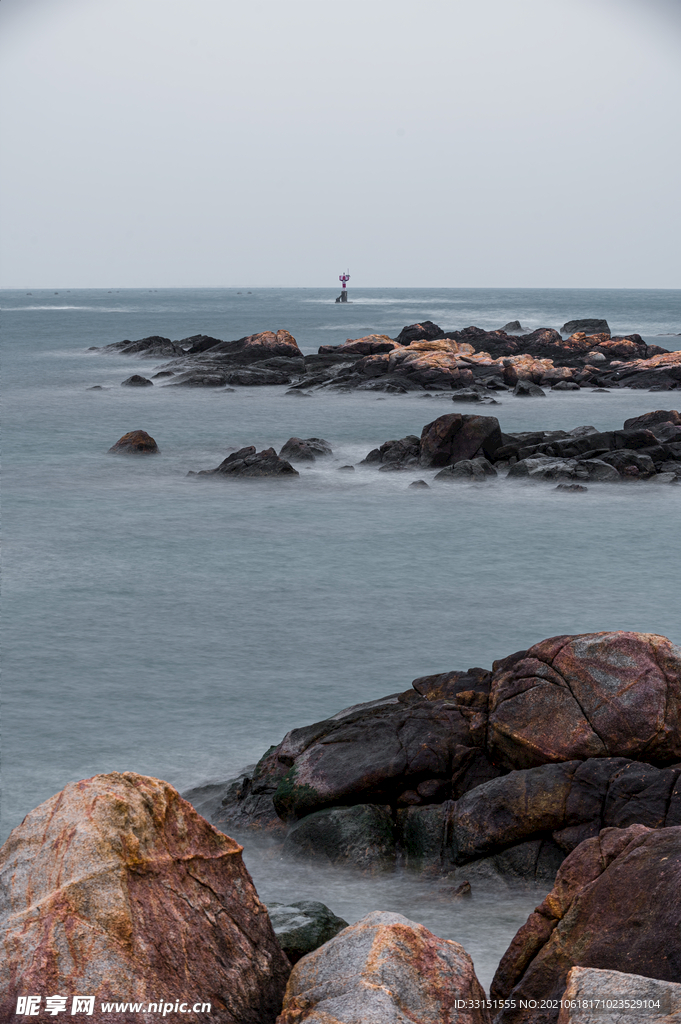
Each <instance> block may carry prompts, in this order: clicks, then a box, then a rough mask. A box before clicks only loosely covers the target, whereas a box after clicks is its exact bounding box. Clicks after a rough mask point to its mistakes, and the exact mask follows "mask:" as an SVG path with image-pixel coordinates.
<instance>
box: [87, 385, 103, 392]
mask: <svg viewBox="0 0 681 1024" xmlns="http://www.w3.org/2000/svg"><path fill="white" fill-rule="evenodd" d="M86 390H87V391H104V390H105V389H104V388H103V387H102V385H101V384H93V385H92V387H91V388H86ZM107 390H108V389H107Z"/></svg>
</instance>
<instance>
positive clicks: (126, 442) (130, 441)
mask: <svg viewBox="0 0 681 1024" xmlns="http://www.w3.org/2000/svg"><path fill="white" fill-rule="evenodd" d="M109 451H110V452H114V454H116V453H118V452H122V453H124V454H131V453H132V454H134V455H155V454H156V453H157V452H158V445H157V444H156V442H155V441H154V439H153V437H151V435H150V434H147V432H146V430H131V431H129V433H127V434H123V437H119V439H118V441H116V444H115V445H113V446H112V447H111V448H109Z"/></svg>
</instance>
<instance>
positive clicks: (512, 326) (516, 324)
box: [501, 320, 522, 334]
mask: <svg viewBox="0 0 681 1024" xmlns="http://www.w3.org/2000/svg"><path fill="white" fill-rule="evenodd" d="M501 329H502V331H504V332H505V333H506V334H508V333H509V332H510V331H522V327H521V326H520V320H510V321H509V322H508V323H507V324H505V325H504V327H502V328H501Z"/></svg>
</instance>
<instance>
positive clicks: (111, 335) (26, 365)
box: [0, 289, 681, 983]
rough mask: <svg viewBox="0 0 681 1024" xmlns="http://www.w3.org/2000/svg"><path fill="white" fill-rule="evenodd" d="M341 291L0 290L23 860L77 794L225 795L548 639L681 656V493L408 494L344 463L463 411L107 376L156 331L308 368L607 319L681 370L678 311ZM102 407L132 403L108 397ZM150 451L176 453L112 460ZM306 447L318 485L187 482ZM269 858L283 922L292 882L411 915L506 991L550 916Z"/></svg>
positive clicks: (645, 405) (544, 296)
mask: <svg viewBox="0 0 681 1024" xmlns="http://www.w3.org/2000/svg"><path fill="white" fill-rule="evenodd" d="M28 291H32V294H31V295H28V294H26V292H28ZM335 294H336V292H335V291H331V290H326V291H324V290H320V289H287V290H277V289H252V290H251V291H250V292H249V291H248V290H247V289H229V290H227V289H225V290H220V289H206V290H200V289H192V290H181V289H169V290H159V291H148V290H147V291H140V290H135V291H132V290H130V291H127V290H120V291H117V290H115V289H112V290H111V291H110V292H109V291H108V290H101V291H93V290H88V291H78V290H75V289H72V290H71V291H70V292H66V291H63V290H59V292H58V294H55V292H54V290H52V291H49V292H48V291H45V290H43V291H40V290H36V289H32V290H31V289H25V290H24V291H22V292H18V291H13V292H10V291H5V292H2V293H0V305H1V306H2V321H3V333H4V345H3V352H4V357H3V361H4V386H3V403H4V421H5V441H4V473H3V479H4V500H3V511H4V537H5V545H6V546H5V556H4V586H3V593H4V596H3V601H4V614H3V630H4V651H5V654H4V688H3V725H2V730H3V732H2V739H3V760H2V785H3V791H2V796H3V803H2V813H3V819H2V822H3V825H2V838H3V839H4V837H5V836H6V834H7V832H8V831H9V829H10V828H12V827H13V826H14V825H16V824H17V823H18V822H19V821H20V820H21V818H22V817H23V816H24V814H26V813H27V812H28V811H29V810H30V809H31V808H33V807H34V806H36V805H37V804H38V803H39V802H41V801H42V800H44V799H46V798H47V797H49V796H51V795H52V794H53V793H55V792H57V791H58V790H59V789H61V788H62V787H63V786H64V785H65V784H66V783H67V782H69V781H71V780H75V779H79V778H84V777H87V776H90V775H93V774H95V773H97V772H105V771H111V770H133V771H139V772H143V773H145V774H150V775H155V776H157V777H161V778H165V779H167V780H168V781H170V782H172V783H173V784H174V785H177V786H178V787H179V788H180V789H186V788H187V787H189V786H192V785H196V784H198V783H201V782H205V781H208V780H222V779H226V778H228V777H230V775H232V774H234V773H235V772H236V771H238V770H239V769H240V768H241V767H243V766H244V765H245V764H247V763H250V762H253V761H254V760H256V759H257V758H258V757H259V756H260V755H261V754H262V752H263V751H264V750H265V749H266V748H267V747H268V746H269V745H270V744H271V743H277V742H278V741H279V740H280V739H281V738H282V736H283V735H284V733H285V732H286V731H287V730H288V729H290V728H292V727H293V726H299V725H303V724H305V723H308V722H311V721H314V720H317V719H320V718H322V717H325V716H327V715H329V714H332V713H334V712H336V711H338V710H340V709H341V708H343V707H345V706H348V705H350V704H354V703H357V702H359V701H363V700H370V699H373V698H376V697H379V696H382V695H384V694H387V693H390V692H394V691H396V690H403V689H406V688H407V687H408V686H409V684H410V682H411V680H412V679H413V678H414V677H416V676H419V675H425V674H427V673H432V672H438V671H444V670H448V669H454V668H466V667H469V666H471V665H483V666H489V665H490V664H491V662H492V660H493V659H494V658H498V657H502V656H504V655H506V654H510V653H511V652H513V651H515V650H518V649H520V648H523V647H526V646H528V645H530V644H532V643H534V642H536V641H538V640H540V639H542V638H544V637H548V636H551V635H555V634H558V633H572V632H589V631H595V630H601V629H634V630H643V631H649V632H659V633H663V634H666V635H667V636H669V637H670V638H671V639H672V640H674V641H675V642H677V643H679V642H681V595H680V592H679V591H680V588H679V583H678V560H679V554H680V551H679V547H680V544H679V529H678V524H679V513H680V512H681V488H671V487H670V488H663V487H648V488H646V487H644V486H642V487H637V486H632V487H612V488H609V487H605V486H604V487H601V488H598V487H596V486H593V487H591V488H590V490H589V492H588V494H586V495H575V494H561V493H556V492H555V491H553V490H552V489H551V488H550V487H537V488H523V487H519V486H512V485H510V484H508V485H504V484H501V483H498V484H492V485H489V486H485V487H481V488H478V487H449V488H442V489H437V488H433V489H432V490H429V491H416V492H414V491H409V490H408V489H407V484H408V483H409V482H410V480H411V479H412V477H411V476H409V475H408V474H377V473H375V472H374V471H371V470H362V469H358V470H356V472H355V473H354V474H349V473H347V474H346V473H339V472H338V467H339V466H340V465H343V464H345V463H348V462H352V463H357V462H359V460H360V459H361V458H363V457H364V455H366V453H367V452H368V451H369V450H370V449H371V448H373V447H375V446H376V445H377V444H380V443H381V442H382V441H384V440H387V439H389V438H397V437H402V436H404V435H405V434H408V433H420V431H421V428H422V427H423V425H424V424H425V423H427V422H429V421H430V420H432V419H434V418H435V417H436V416H438V415H441V414H442V413H444V412H448V411H450V410H451V408H452V406H451V404H448V403H447V401H446V400H445V399H442V398H433V399H430V400H424V399H423V397H421V396H419V395H405V396H388V395H386V396H380V397H378V398H377V396H376V395H375V394H369V393H365V394H362V393H356V394H350V395H345V394H342V395H338V394H333V393H331V392H327V393H325V394H320V395H315V396H314V397H313V398H309V399H305V400H302V399H292V398H289V397H285V394H284V392H285V388H267V389H263V388H252V389H247V388H243V389H239V390H238V391H236V392H235V393H224V392H220V391H213V390H204V389H181V388H169V389H168V388H164V387H160V386H155V387H154V388H153V389H152V388H147V389H139V390H138V389H128V388H121V387H120V383H121V381H122V380H123V379H124V378H125V377H127V376H129V375H130V374H131V373H139V372H141V373H145V374H147V375H148V374H150V373H152V372H155V369H156V368H158V365H160V364H156V363H154V362H153V361H147V360H139V359H134V358H132V359H131V358H129V357H128V358H125V357H121V356H118V355H113V356H104V355H101V354H99V353H96V352H95V353H93V352H88V351H87V349H88V347H89V346H92V345H97V346H102V345H105V344H108V343H109V342H112V341H119V340H122V339H124V338H129V339H135V338H141V337H145V336H148V335H150V334H160V335H163V336H166V337H169V338H171V339H181V338H184V337H187V336H189V335H192V334H197V333H204V334H210V335H213V336H215V337H218V338H222V339H224V340H230V339H232V338H238V337H241V336H243V335H245V334H250V333H253V332H255V331H260V330H266V329H277V328H286V329H287V330H289V331H291V333H292V334H293V335H294V337H296V338H297V340H298V342H299V344H300V345H301V348H302V349H303V350H304V351H306V352H312V351H316V349H317V347H318V346H319V345H320V344H337V343H340V342H342V341H343V340H345V338H346V337H358V336H360V335H361V334H365V333H369V332H371V333H374V332H376V333H387V334H391V335H395V334H396V333H397V332H398V331H399V330H400V329H401V328H402V327H403V326H404V325H405V324H408V323H413V322H415V321H417V320H423V319H432V320H434V321H436V322H437V323H439V324H440V325H441V326H442V327H444V328H445V329H453V328H462V327H466V326H469V325H470V324H476V325H478V326H480V327H486V328H496V327H501V326H502V325H503V324H505V323H506V322H507V321H509V320H515V319H519V320H520V321H521V323H522V325H523V326H524V327H527V328H528V329H533V328H535V327H539V326H551V327H560V326H561V325H562V324H563V323H564V322H565V321H566V320H568V319H572V318H576V317H582V316H597V317H605V318H606V319H607V320H608V321H609V323H610V326H611V328H612V330H613V332H615V333H630V332H634V331H636V332H638V333H640V334H642V335H643V336H644V337H646V338H647V339H648V340H655V341H656V342H657V343H659V344H662V345H664V346H665V347H667V348H674V349H677V348H681V338H680V337H674V336H675V335H678V333H679V332H681V291H598V290H589V291H575V290H541V291H540V290H503V289H475V290H463V289H462V290H457V289H432V290H428V289H416V290H408V289H389V290H387V289H383V290H378V289H374V290H368V289H365V290H360V289H357V290H355V289H351V292H350V297H351V300H352V301H351V302H350V303H348V304H347V305H342V306H341V305H337V304H335V303H334V296H335ZM661 335H666V337H660V336H661ZM94 384H100V385H102V386H103V387H104V388H105V389H107V390H103V391H89V390H87V389H88V388H89V387H91V386H92V385H94ZM680 400H681V398H680V396H679V395H678V393H676V394H674V393H671V394H669V395H667V394H664V393H663V394H649V393H648V392H645V391H621V392H612V393H610V394H595V393H590V392H579V393H576V394H575V393H570V392H567V393H549V394H548V395H547V397H546V398H545V399H541V400H540V399H537V400H528V401H525V400H518V399H514V398H512V397H508V396H502V401H501V404H500V405H498V406H496V407H495V408H494V409H490V410H489V412H490V413H493V414H494V415H497V416H498V417H499V420H500V422H501V425H502V429H505V430H508V431H511V430H522V429H534V428H541V427H543V428H547V429H549V428H559V427H562V428H566V429H570V428H572V427H574V426H577V425H578V424H583V423H590V424H593V425H594V426H596V427H598V428H601V429H608V428H612V427H615V426H621V424H622V422H623V420H624V419H625V418H627V417H629V416H632V415H636V414H639V413H642V412H646V411H649V410H651V409H655V408H673V407H675V405H676V406H678V403H679V401H680ZM138 428H141V429H145V430H147V431H149V433H151V434H152V435H153V436H154V437H155V438H156V440H157V442H158V444H159V446H160V448H161V455H160V456H158V457H155V458H150V459H125V458H114V457H112V456H109V455H107V454H106V453H107V449H108V448H109V447H110V446H111V445H112V444H113V443H114V441H116V440H117V438H118V437H120V436H121V435H122V434H123V433H125V432H126V431H128V430H132V429H138ZM291 435H298V436H302V437H308V436H319V437H324V438H326V439H327V440H328V441H329V442H330V443H331V445H332V447H333V449H334V456H333V457H332V458H331V459H330V460H328V461H326V462H321V461H320V462H317V463H316V464H315V465H314V466H313V467H311V468H301V476H300V479H298V480H293V481H285V482H282V481H275V482H262V483H251V484H248V483H238V482H222V481H219V482H218V481H196V480H192V479H188V478H187V476H186V474H187V471H188V470H190V469H202V468H212V467H214V466H216V465H217V464H218V463H219V462H220V461H221V459H222V458H224V456H225V455H226V454H227V452H228V450H229V449H230V448H232V447H237V446H239V447H240V446H242V445H245V444H255V445H257V446H258V447H259V448H260V447H262V446H269V445H274V446H275V447H277V448H278V447H280V446H281V445H282V444H283V443H284V441H286V439H287V438H288V437H290V436H291ZM418 475H419V476H424V477H426V478H429V474H428V473H419V474H418ZM430 475H432V474H430ZM247 856H250V858H251V860H250V861H249V863H250V864H251V868H252V870H253V872H254V877H255V880H256V883H257V885H258V888H259V891H260V892H261V894H262V895H263V896H264V897H265V898H269V899H275V898H277V897H279V898H291V896H292V891H291V886H292V885H293V884H294V883H295V886H297V887H298V888H297V889H296V893H297V894H299V896H301V897H302V896H305V895H315V894H316V895H321V898H322V899H323V898H324V893H325V892H330V893H332V894H334V899H335V902H334V903H333V909H334V910H336V911H337V912H339V913H343V914H344V915H345V916H346V917H350V918H353V916H354V917H358V916H361V913H364V912H366V910H369V909H395V910H400V909H402V910H403V912H405V913H407V915H408V916H412V917H417V918H418V919H419V920H423V922H424V923H426V924H429V926H431V927H433V929H434V930H435V931H437V932H438V934H445V933H447V934H448V935H451V937H454V938H457V939H458V940H459V941H461V942H463V943H464V945H466V947H467V948H468V949H469V950H470V951H471V952H472V953H473V955H474V957H475V960H476V965H477V966H478V969H479V972H480V973H481V976H482V977H483V979H484V980H485V983H488V982H489V977H490V972H491V971H492V970H493V968H494V963H495V957H496V960H498V957H499V955H500V953H501V952H502V951H503V949H504V948H505V946H506V945H507V941H508V938H509V937H510V935H511V934H513V932H514V931H515V928H516V927H517V926H518V924H520V923H521V922H522V920H524V918H525V916H526V913H527V911H528V907H529V909H531V906H533V905H534V903H535V902H536V896H535V894H532V895H525V896H523V895H517V894H507V896H505V897H504V899H505V900H506V902H505V903H503V906H502V905H501V903H500V902H499V897H498V896H494V895H491V894H486V893H480V894H479V895H478V896H477V897H476V898H477V900H478V902H477V903H475V901H474V902H473V904H471V907H472V908H473V909H472V910H465V908H464V909H456V911H454V910H452V909H451V907H449V905H445V906H443V905H441V901H440V902H439V903H438V900H437V897H436V896H434V895H433V893H432V892H426V891H425V890H424V889H423V888H419V885H417V884H416V883H409V884H408V885H407V883H405V882H403V881H402V880H392V881H386V882H382V883H380V884H374V883H367V882H364V881H361V880H353V879H351V878H346V877H345V876H343V875H337V876H334V878H333V879H330V878H329V877H328V876H327V875H326V874H324V873H317V874H314V873H310V872H307V871H306V872H304V873H301V872H296V870H295V869H293V868H291V869H290V874H288V875H286V877H284V876H283V875H282V871H281V868H280V867H276V866H274V867H273V866H272V865H271V864H270V862H268V861H267V858H263V857H262V856H261V855H260V854H259V853H257V852H255V851H254V852H251V851H249V850H248V849H247ZM391 886H392V888H391ZM303 889H305V891H303ZM299 890H300V891H299ZM379 897H380V899H381V900H382V903H381V906H380V907H379V906H376V905H375V901H376V899H379ZM326 902H332V901H331V900H330V899H329V898H327V899H326ZM530 905H531V906H530ZM485 908H487V909H485ZM419 914H420V916H419ZM452 915H453V916H452ZM466 915H468V916H466ZM476 915H477V917H476ZM480 915H482V917H480ZM485 915H487V916H485ZM504 915H506V916H505V917H504ZM497 918H498V919H497ZM476 921H477V923H476ZM500 922H501V923H500ZM504 922H505V924H504ZM495 942H496V946H495Z"/></svg>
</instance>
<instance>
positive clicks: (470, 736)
mask: <svg viewBox="0 0 681 1024" xmlns="http://www.w3.org/2000/svg"><path fill="white" fill-rule="evenodd" d="M680 712H681V649H679V648H678V647H676V646H675V645H673V644H672V643H671V642H670V641H669V640H667V639H666V638H664V637H661V636H655V635H653V634H643V633H627V632H614V633H612V632H611V633H592V634H583V635H578V636H560V637H552V638H551V639H549V640H544V641H542V642H540V643H538V644H535V645H534V646H533V647H531V648H529V649H528V650H526V651H519V652H516V653H515V654H512V655H510V656H508V657H506V658H502V659H500V660H499V661H496V662H495V663H494V665H493V667H492V669H491V671H490V670H485V669H482V668H473V669H469V670H468V671H467V672H462V671H459V672H456V671H455V672H447V673H443V674H442V675H437V676H426V677H423V678H419V679H416V680H414V682H413V684H412V687H411V689H409V690H406V691H405V692H403V693H395V694H392V695H390V696H388V697H385V698H383V699H381V700H376V701H370V702H369V703H367V704H360V705H356V706H354V707H351V708H347V709H345V710H344V711H340V712H338V713H337V714H336V715H334V716H333V717H331V718H329V719H327V720H325V721H323V722H317V723H315V724H313V725H309V726H303V727H302V728H299V729H294V730H292V731H291V732H290V733H288V734H287V735H286V736H285V737H284V739H283V740H282V742H281V743H280V744H279V745H278V746H276V747H274V748H272V749H271V750H269V751H267V753H266V754H265V755H264V756H263V758H262V759H261V760H260V762H259V763H258V765H257V766H256V768H255V769H254V770H253V771H251V772H249V773H247V774H245V775H243V776H242V777H241V778H239V779H238V780H236V781H235V782H233V783H231V784H229V785H225V788H224V791H223V793H224V795H222V798H221V801H220V802H219V805H216V809H215V811H214V814H213V821H214V822H215V823H216V824H217V825H218V827H220V828H226V829H231V830H235V831H236V832H237V833H239V832H242V833H243V832H246V833H252V834H257V833H261V834H263V835H268V836H269V837H270V839H271V840H273V841H275V842H276V843H278V844H280V846H281V850H282V853H283V855H284V856H291V857H295V858H301V857H303V858H313V859H318V860H319V861H320V862H323V863H331V864H337V865H340V864H346V865H354V866H355V867H357V868H358V869H361V870H364V871H366V872H368V873H376V872H382V871H385V870H392V869H394V868H395V866H396V865H397V864H402V865H404V866H405V867H406V868H408V869H413V870H417V871H427V872H430V873H434V874H437V873H451V872H452V871H453V872H454V873H455V874H456V873H458V874H459V875H460V876H461V878H464V877H465V878H466V879H467V878H469V877H472V876H477V877H480V876H490V875H495V876H497V877H499V876H501V877H503V876H512V877H516V878H525V879H531V880H536V879H551V878H553V877H554V876H555V872H556V870H557V869H558V867H559V866H560V864H561V863H562V861H563V859H564V858H565V857H566V855H567V854H569V853H571V852H572V851H573V850H574V849H576V847H578V846H579V844H580V843H582V842H583V841H584V840H586V839H592V838H594V837H597V836H598V834H599V832H600V831H601V829H603V828H627V827H628V826H629V825H631V824H634V823H636V824H640V825H644V826H646V827H647V828H654V829H659V828H669V827H672V826H681V783H680V782H679V775H681V764H680V763H679V762H681V714H680ZM188 796H189V798H190V799H191V796H192V795H191V794H188Z"/></svg>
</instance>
